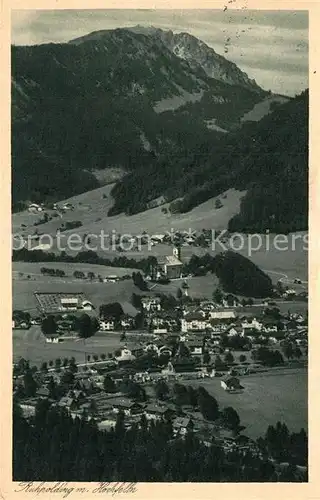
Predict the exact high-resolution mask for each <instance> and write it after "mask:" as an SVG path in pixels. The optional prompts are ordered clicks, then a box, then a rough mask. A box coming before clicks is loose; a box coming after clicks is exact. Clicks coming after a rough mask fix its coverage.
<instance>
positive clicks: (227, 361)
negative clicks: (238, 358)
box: [224, 351, 234, 365]
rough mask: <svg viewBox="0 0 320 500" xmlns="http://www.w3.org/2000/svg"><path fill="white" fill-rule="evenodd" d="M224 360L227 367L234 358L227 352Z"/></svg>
mask: <svg viewBox="0 0 320 500" xmlns="http://www.w3.org/2000/svg"><path fill="white" fill-rule="evenodd" d="M224 360H225V362H226V364H227V365H231V364H232V363H233V362H234V357H233V355H232V353H231V352H230V351H229V352H227V354H226V355H225V357H224Z"/></svg>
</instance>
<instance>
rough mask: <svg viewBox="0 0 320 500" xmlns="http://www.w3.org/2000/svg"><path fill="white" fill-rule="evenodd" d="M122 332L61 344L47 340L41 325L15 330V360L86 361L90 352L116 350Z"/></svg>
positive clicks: (34, 362) (38, 361) (36, 361)
mask: <svg viewBox="0 0 320 500" xmlns="http://www.w3.org/2000/svg"><path fill="white" fill-rule="evenodd" d="M120 336H121V333H109V332H106V333H103V334H102V333H100V332H99V334H96V335H95V336H94V337H92V338H90V339H86V340H85V341H83V340H75V341H73V340H70V341H65V342H61V343H59V344H51V343H47V342H46V341H45V338H44V336H43V334H42V333H41V329H40V327H39V326H32V327H31V328H30V330H14V331H13V360H14V361H15V360H18V359H19V358H20V357H23V358H25V359H27V360H29V361H30V365H31V366H33V365H37V366H39V365H41V363H43V361H47V362H48V361H50V360H53V361H54V360H55V359H56V358H65V357H66V358H71V357H72V356H73V357H74V358H75V359H76V362H77V363H84V362H85V357H86V355H88V354H91V355H92V354H98V355H100V354H106V355H107V354H108V353H109V352H114V351H115V350H116V349H118V348H119V347H120V346H121V345H123V344H121V342H120Z"/></svg>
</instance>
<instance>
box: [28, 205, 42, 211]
mask: <svg viewBox="0 0 320 500" xmlns="http://www.w3.org/2000/svg"><path fill="white" fill-rule="evenodd" d="M28 210H29V212H42V210H43V208H42V206H41V205H38V203H30V205H29V206H28Z"/></svg>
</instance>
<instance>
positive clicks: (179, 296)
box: [177, 288, 182, 300]
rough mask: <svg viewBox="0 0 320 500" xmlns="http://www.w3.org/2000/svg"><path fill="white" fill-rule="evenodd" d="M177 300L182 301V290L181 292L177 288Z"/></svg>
mask: <svg viewBox="0 0 320 500" xmlns="http://www.w3.org/2000/svg"><path fill="white" fill-rule="evenodd" d="M177 299H178V300H181V299H182V290H181V288H178V290H177Z"/></svg>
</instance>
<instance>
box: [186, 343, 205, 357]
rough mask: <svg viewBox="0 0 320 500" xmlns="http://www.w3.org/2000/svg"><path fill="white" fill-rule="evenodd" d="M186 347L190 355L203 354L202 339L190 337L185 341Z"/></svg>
mask: <svg viewBox="0 0 320 500" xmlns="http://www.w3.org/2000/svg"><path fill="white" fill-rule="evenodd" d="M187 347H188V349H189V351H190V354H191V355H194V356H201V355H202V354H203V341H202V339H190V340H188V342H187Z"/></svg>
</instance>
